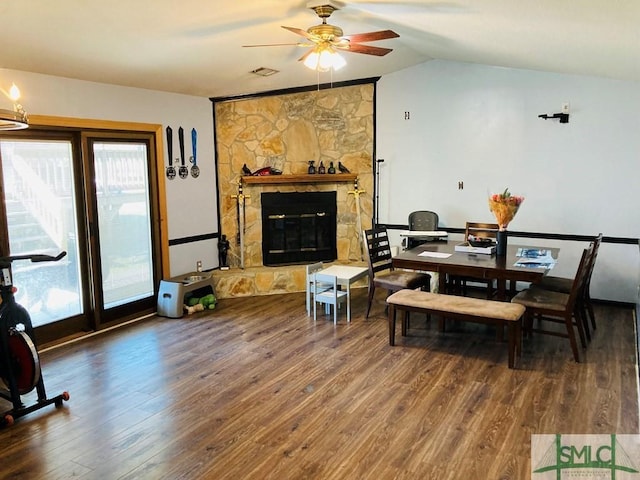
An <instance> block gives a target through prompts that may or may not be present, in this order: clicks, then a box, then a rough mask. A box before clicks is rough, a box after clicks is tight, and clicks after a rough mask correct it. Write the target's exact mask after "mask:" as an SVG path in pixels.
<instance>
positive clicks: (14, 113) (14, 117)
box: [0, 83, 29, 130]
mask: <svg viewBox="0 0 640 480" xmlns="http://www.w3.org/2000/svg"><path fill="white" fill-rule="evenodd" d="M0 91H2V93H3V94H4V95H5V96H6V97H7V98H8V99H9V100H11V101H12V102H13V110H8V109H4V108H0V130H22V129H24V128H28V127H29V120H28V118H27V112H25V111H24V108H22V105H20V104H19V103H18V100H19V99H20V90H19V89H18V87H17V86H16V84H15V83H14V84H13V85H12V86H11V88H10V89H9V92H8V93H7V92H6V91H4V89H2V88H0Z"/></svg>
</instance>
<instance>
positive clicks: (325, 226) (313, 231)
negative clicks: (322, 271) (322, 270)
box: [261, 192, 338, 266]
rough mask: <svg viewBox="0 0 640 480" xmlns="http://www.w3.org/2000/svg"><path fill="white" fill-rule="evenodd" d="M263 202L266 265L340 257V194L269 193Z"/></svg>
mask: <svg viewBox="0 0 640 480" xmlns="http://www.w3.org/2000/svg"><path fill="white" fill-rule="evenodd" d="M261 201H262V260H263V264H264V265H266V266H276V265H294V264H299V263H311V262H317V261H333V260H335V259H336V258H337V256H338V255H337V248H336V216H337V203H336V192H293V193H279V192H273V193H272V192H269V193H262V196H261Z"/></svg>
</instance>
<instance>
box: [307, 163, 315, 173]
mask: <svg viewBox="0 0 640 480" xmlns="http://www.w3.org/2000/svg"><path fill="white" fill-rule="evenodd" d="M314 163H316V162H315V160H309V168H308V169H307V173H308V174H309V175H313V174H314V173H316V167H315V165H314Z"/></svg>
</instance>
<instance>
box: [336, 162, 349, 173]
mask: <svg viewBox="0 0 640 480" xmlns="http://www.w3.org/2000/svg"><path fill="white" fill-rule="evenodd" d="M338 170H340V173H351V172H350V171H349V169H348V168H347V167H345V166H344V165H343V164H342V162H338Z"/></svg>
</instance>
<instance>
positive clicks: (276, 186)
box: [214, 84, 374, 298]
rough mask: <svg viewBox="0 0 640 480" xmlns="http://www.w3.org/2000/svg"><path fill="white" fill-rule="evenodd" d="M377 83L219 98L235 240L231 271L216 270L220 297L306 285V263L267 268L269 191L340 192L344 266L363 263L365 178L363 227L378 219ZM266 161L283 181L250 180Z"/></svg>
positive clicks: (222, 181) (226, 206) (221, 196)
mask: <svg viewBox="0 0 640 480" xmlns="http://www.w3.org/2000/svg"><path fill="white" fill-rule="evenodd" d="M373 92H374V87H373V84H362V85H352V86H346V87H339V88H332V89H327V90H319V91H318V90H313V91H309V92H303V93H292V94H284V95H275V96H265V97H257V98H250V99H242V100H233V101H224V102H220V103H216V104H215V105H214V108H215V118H216V125H215V128H216V152H217V169H218V172H217V173H218V185H219V192H218V201H219V204H220V212H221V231H220V233H221V234H225V235H226V236H227V238H228V239H229V241H230V242H231V248H230V250H229V255H228V260H229V265H230V267H231V268H230V269H229V270H227V271H214V281H215V283H216V293H217V295H218V297H219V298H227V297H237V296H253V295H268V294H274V293H287V292H300V291H304V290H305V288H306V273H305V267H304V265H287V266H278V267H265V266H263V261H262V219H261V194H262V193H263V192H318V191H319V192H322V191H335V192H336V203H337V230H336V237H337V238H336V244H337V260H336V262H337V263H344V264H351V263H353V264H363V260H362V257H361V246H360V235H359V234H358V232H357V230H358V228H357V221H356V208H355V195H353V194H350V193H349V192H353V191H354V186H355V183H354V181H355V180H356V179H357V183H358V187H359V190H360V191H365V193H362V194H361V195H360V196H359V200H360V208H361V212H362V213H361V215H362V217H361V218H362V228H363V229H366V228H370V227H371V224H372V218H373V165H372V158H373ZM311 159H314V160H315V162H316V166H317V165H319V163H320V161H322V162H323V163H324V164H325V165H329V162H334V165H337V163H338V162H339V161H340V162H342V164H343V165H345V166H347V167H348V168H349V170H350V171H351V174H333V175H332V174H324V175H321V174H316V175H307V168H308V161H309V160H311ZM243 165H246V166H247V168H249V169H250V170H251V171H255V170H257V169H259V168H262V167H264V166H272V167H274V168H278V169H279V170H282V172H283V174H282V175H280V176H278V177H279V178H277V179H276V178H268V177H264V178H260V177H243V176H242V175H241V172H242V167H243ZM239 185H242V189H243V193H244V195H246V196H247V198H246V205H245V219H246V225H245V232H244V241H245V250H244V257H245V268H244V269H242V268H240V264H239V260H240V252H239V245H237V243H236V241H235V240H236V236H237V214H236V208H237V204H236V200H235V199H234V198H232V195H236V194H237V193H238V187H239Z"/></svg>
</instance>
